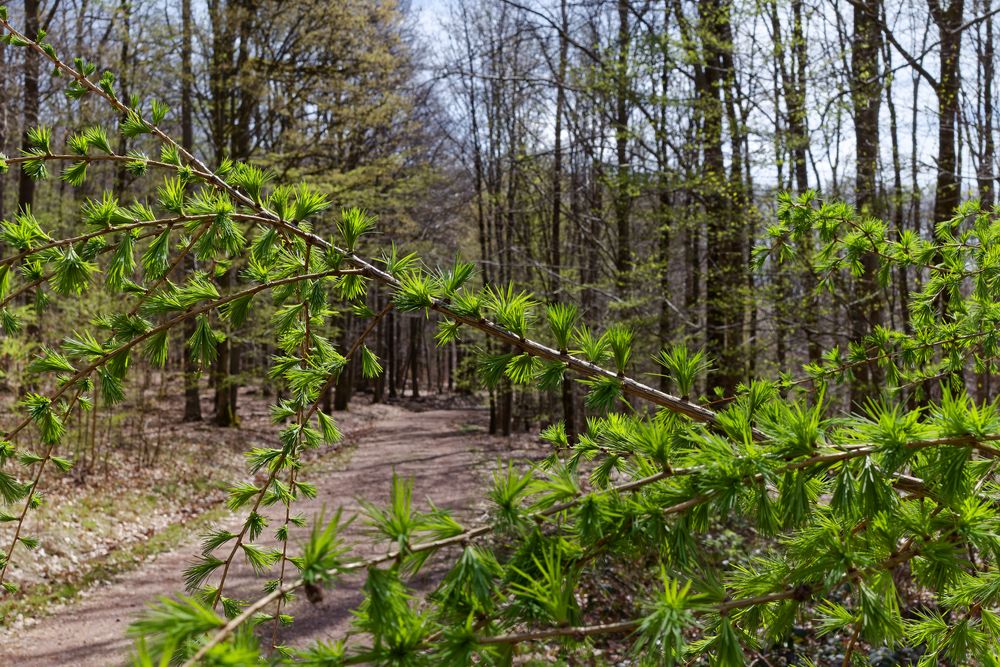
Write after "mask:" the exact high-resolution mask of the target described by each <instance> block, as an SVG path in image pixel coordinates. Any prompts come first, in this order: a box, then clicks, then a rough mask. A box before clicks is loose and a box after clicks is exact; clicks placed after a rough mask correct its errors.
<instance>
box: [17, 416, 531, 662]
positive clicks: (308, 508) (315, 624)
mask: <svg viewBox="0 0 1000 667" xmlns="http://www.w3.org/2000/svg"><path fill="white" fill-rule="evenodd" d="M371 410H372V411H373V412H372V415H371V416H372V418H373V419H372V424H373V426H372V428H371V429H369V430H367V431H362V432H361V433H360V434H359V435H357V436H355V438H354V442H353V443H352V445H353V450H352V451H351V452H350V453H349V454H348V455H347V459H346V464H341V465H340V466H338V468H337V469H330V468H331V466H324V465H323V464H319V465H318V469H315V470H310V471H308V472H307V473H306V474H305V476H304V477H305V479H306V480H308V481H310V482H312V483H314V484H316V486H317V488H318V493H317V496H316V498H315V499H313V500H308V501H303V502H300V503H298V504H297V505H296V506H295V507H296V508H297V509H298V510H299V511H301V512H302V513H303V514H304V515H305V516H307V517H311V516H312V515H314V514H316V513H318V512H319V511H321V510H322V509H323V508H324V507H327V508H330V509H331V510H332V509H334V508H336V507H338V506H343V507H344V509H345V511H346V512H354V511H357V510H358V509H359V506H358V503H357V498H358V497H363V498H366V499H369V500H373V501H376V502H383V501H385V500H386V499H387V498H388V489H389V484H390V480H391V477H392V472H393V470H395V471H396V472H397V473H399V474H400V475H403V476H407V477H412V478H414V481H415V484H414V501H415V502H416V503H417V504H419V505H421V506H423V505H425V503H424V502H423V501H424V499H425V498H427V497H430V498H432V499H433V500H434V502H435V504H437V505H438V506H439V507H442V508H448V509H451V510H455V511H456V512H457V516H458V517H459V519H460V520H461V521H465V522H469V523H475V522H477V521H478V520H479V519H480V518H481V515H482V512H483V504H482V503H483V501H482V486H481V485H480V484H481V481H482V479H483V478H484V477H485V476H486V475H487V474H488V471H489V469H490V468H492V466H493V465H495V463H494V462H495V460H496V457H497V456H498V455H504V456H509V455H514V456H517V455H519V454H525V455H526V454H527V452H515V451H511V447H512V446H513V445H515V443H516V441H511V440H501V439H497V438H491V437H489V436H487V435H485V429H484V427H485V424H486V419H487V415H486V413H485V412H484V411H482V410H475V409H451V410H427V411H421V412H414V411H410V410H406V409H404V408H401V407H396V406H373V407H372V408H371ZM278 514H279V513H278V511H277V510H276V509H275V510H274V511H272V512H271V516H270V517H269V518H270V519H271V523H270V527H269V528H268V529H267V530H265V534H266V535H273V533H274V529H275V528H277V527H278V525H280V519H279V518H278ZM282 518H283V514H282ZM239 520H240V519H239V517H235V516H234V517H231V518H229V519H228V520H227V523H228V526H227V527H229V528H230V529H233V528H234V527H235V528H236V529H237V530H238V525H239ZM304 530H305V529H298V530H297V531H293V532H292V538H291V544H292V545H298V544H299V543H300V542H301V540H302V537H303V532H304ZM351 531H352V540H357V541H359V542H362V541H365V537H364V531H365V527H364V525H363V523H362V522H360V521H359V522H356V523H355V525H354V526H352V529H351ZM196 545H197V540H196V539H191V540H189V541H188V542H187V543H186V544H183V545H182V546H181V547H179V548H177V549H175V550H173V551H170V552H168V553H164V554H161V555H160V556H158V557H157V558H155V559H153V560H151V561H149V562H146V563H144V564H143V565H142V566H140V567H139V568H137V569H135V570H133V571H131V572H129V573H127V574H124V575H123V576H122V577H121V578H120V579H119V580H117V581H115V582H113V583H111V584H109V585H106V586H102V587H99V588H97V589H94V590H92V591H90V592H89V593H88V594H87V595H86V596H84V597H83V598H82V599H81V600H79V601H77V602H75V603H73V604H70V605H66V606H64V607H62V608H59V609H57V610H55V611H54V613H53V614H52V615H51V616H48V617H46V618H44V619H41V620H40V621H39V622H38V623H37V624H35V625H33V626H31V627H29V628H27V629H24V630H22V631H19V632H15V633H9V634H7V635H6V636H5V635H3V634H0V665H18V666H19V667H53V666H57V665H74V666H77V667H91V666H93V667H108V666H109V665H121V664H127V661H128V655H129V648H130V643H129V641H128V640H127V639H126V638H125V630H126V628H127V626H128V624H129V623H130V622H131V621H132V620H133V619H134V618H135V617H136V616H137V615H138V614H139V613H141V612H142V610H143V609H144V607H145V605H146V604H147V603H148V602H149V601H151V600H154V599H155V598H156V597H157V596H161V595H171V594H173V593H176V592H177V591H179V590H181V589H182V588H183V583H182V577H181V572H182V571H183V569H184V568H185V566H186V564H187V563H188V561H189V560H190V559H191V557H192V554H194V553H195V551H196V548H197V546H196ZM290 549H291V547H290ZM291 553H295V550H294V549H292V551H291ZM362 553H363V552H362ZM369 553H370V547H369ZM238 560H239V559H238ZM442 572H443V565H441V564H437V566H435V563H434V562H431V563H430V564H429V565H428V566H427V568H426V569H425V571H424V572H423V573H421V575H420V576H419V577H418V578H417V579H416V580H415V581H414V582H412V583H413V584H414V586H415V587H416V588H417V589H418V590H421V589H427V588H429V587H430V586H432V585H433V582H434V581H435V580H436V579H437V578H438V577H439V576H440V575H441V574H442ZM262 581H263V580H262V579H256V578H255V577H254V576H253V573H252V572H251V571H250V570H249V568H248V567H246V566H245V565H243V564H242V563H240V566H239V567H235V568H234V571H231V573H230V577H229V582H228V583H227V586H226V588H227V594H230V595H236V596H238V597H241V598H244V599H252V598H255V597H258V596H259V591H260V586H261V583H262ZM359 582H360V579H359V577H358V576H354V577H352V578H348V579H345V581H344V582H343V584H342V585H341V586H340V587H339V588H337V589H335V590H333V591H327V592H326V594H325V597H324V600H323V601H322V602H321V603H320V604H318V605H311V604H310V603H309V602H307V601H306V600H305V597H304V596H302V597H301V598H300V599H298V600H296V601H295V602H293V604H292V605H291V609H290V610H288V613H291V614H292V615H293V616H294V617H295V623H294V624H293V625H292V626H290V627H288V628H284V629H282V634H281V638H280V641H281V643H285V644H290V645H297V646H301V645H304V644H307V643H308V642H309V641H311V640H313V639H322V638H336V637H338V636H340V635H341V634H342V633H343V630H345V629H346V628H347V627H348V625H349V624H350V620H351V617H350V609H352V608H353V607H354V606H356V605H357V604H358V602H359V601H360V599H361V598H360V596H359V595H358V594H357V590H358V584H359ZM283 611H285V610H283ZM268 632H270V629H268Z"/></svg>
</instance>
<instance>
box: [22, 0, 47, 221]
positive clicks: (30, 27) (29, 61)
mask: <svg viewBox="0 0 1000 667" xmlns="http://www.w3.org/2000/svg"><path fill="white" fill-rule="evenodd" d="M40 4H41V3H40V2H39V0H24V32H25V34H27V35H28V36H29V37H34V36H35V35H36V34H37V33H38V30H39V28H40V27H41V24H40V22H39V16H38V12H39V10H40ZM22 54H23V55H22V57H23V58H24V79H23V91H22V92H23V98H22V100H23V101H22V103H21V110H22V119H23V120H22V123H21V131H22V132H23V133H24V143H23V144H22V148H24V149H25V150H27V149H28V148H30V147H31V145H30V144H29V143H28V134H27V133H28V130H29V129H31V128H33V127H35V126H36V125H38V108H39V103H40V100H39V91H38V67H39V63H38V58H39V57H38V55H37V54H35V53H34V52H33V51H31V50H30V49H23V50H22ZM34 203H35V181H34V179H33V178H31V177H30V176H28V174H26V173H25V172H24V171H22V172H21V175H20V178H19V180H18V188H17V207H18V208H19V209H20V210H22V211H24V210H27V209H29V208H31V207H32V205H33V204H34Z"/></svg>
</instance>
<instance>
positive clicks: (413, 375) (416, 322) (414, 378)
mask: <svg viewBox="0 0 1000 667" xmlns="http://www.w3.org/2000/svg"><path fill="white" fill-rule="evenodd" d="M421 324H423V323H422V322H421V321H420V319H419V318H418V317H416V316H414V317H411V318H410V385H411V386H410V393H411V395H412V396H413V398H420V329H421Z"/></svg>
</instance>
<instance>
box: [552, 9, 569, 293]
mask: <svg viewBox="0 0 1000 667" xmlns="http://www.w3.org/2000/svg"><path fill="white" fill-rule="evenodd" d="M559 10H560V16H561V19H562V22H561V26H560V32H559V71H558V72H557V74H556V111H555V113H556V119H555V121H556V128H555V144H554V146H553V156H552V230H551V236H552V238H551V239H549V243H550V244H551V254H550V256H549V262H550V263H551V266H550V267H549V268H550V270H551V272H552V294H553V295H557V294H559V292H560V289H561V272H562V257H561V256H560V252H561V247H562V238H561V233H562V231H561V228H562V220H561V216H562V179H563V151H562V127H563V109H564V107H565V106H566V88H565V79H566V58H567V51H568V48H569V40H568V39H567V37H568V35H567V33H568V31H569V14H568V12H567V9H566V0H561V2H560V4H559Z"/></svg>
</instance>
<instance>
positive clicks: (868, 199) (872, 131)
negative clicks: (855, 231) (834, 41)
mask: <svg viewBox="0 0 1000 667" xmlns="http://www.w3.org/2000/svg"><path fill="white" fill-rule="evenodd" d="M881 49H882V30H881V26H879V24H878V14H877V13H876V11H874V10H873V9H872V8H862V7H859V6H857V5H855V7H854V34H853V36H852V40H851V100H852V104H853V106H854V141H855V146H856V150H855V155H856V158H855V181H854V183H855V185H854V191H855V201H856V206H857V209H858V210H859V211H861V212H862V213H865V214H868V215H880V214H881V213H882V210H881V209H882V207H881V205H880V202H879V199H878V188H877V183H876V178H875V177H876V174H877V171H878V155H879V108H880V106H881V99H882V91H881V76H880V67H879V64H880V63H879V56H880V52H881ZM862 263H863V265H864V271H863V273H862V275H861V277H860V278H859V279H858V281H857V283H856V289H855V291H854V294H853V297H852V300H851V306H850V307H849V308H848V317H849V319H850V326H851V338H852V339H853V340H854V341H855V342H861V341H862V340H863V338H864V337H865V336H866V335H867V334H868V333H869V332H871V331H872V329H874V327H876V326H877V325H878V324H880V323H881V307H880V305H879V293H878V285H877V283H876V280H875V271H876V269H877V265H878V262H877V258H876V257H875V255H874V254H873V253H867V254H866V255H865V256H864V257H863V258H862ZM876 376H877V372H876V369H875V367H874V366H870V365H868V364H863V365H861V366H858V367H857V368H855V369H854V381H853V382H852V383H851V401H852V402H853V403H854V404H855V405H860V404H861V403H862V402H863V401H864V399H865V398H867V397H868V396H870V395H871V394H872V393H873V392H874V391H875V386H874V385H875V383H876Z"/></svg>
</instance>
